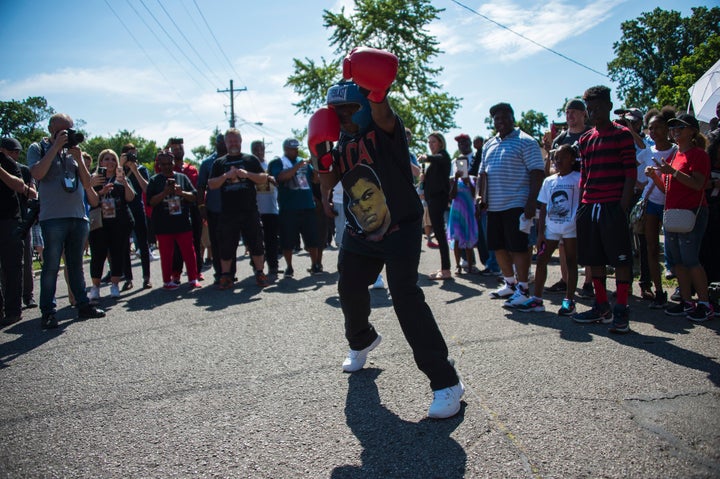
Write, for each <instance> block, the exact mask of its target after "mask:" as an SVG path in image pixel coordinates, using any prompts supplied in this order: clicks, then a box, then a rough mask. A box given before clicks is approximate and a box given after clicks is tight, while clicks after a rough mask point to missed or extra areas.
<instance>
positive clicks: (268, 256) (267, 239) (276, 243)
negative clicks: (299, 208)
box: [260, 214, 280, 270]
mask: <svg viewBox="0 0 720 479" xmlns="http://www.w3.org/2000/svg"><path fill="white" fill-rule="evenodd" d="M260 220H261V221H262V224H263V244H264V245H265V262H266V263H267V265H268V269H269V270H277V269H278V252H279V251H280V237H279V235H280V216H279V215H273V214H266V215H260Z"/></svg>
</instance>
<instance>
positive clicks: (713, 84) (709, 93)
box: [688, 60, 720, 123]
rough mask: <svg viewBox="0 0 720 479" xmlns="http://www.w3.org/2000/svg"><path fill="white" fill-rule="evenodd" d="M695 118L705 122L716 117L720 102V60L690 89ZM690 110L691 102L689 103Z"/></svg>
mask: <svg viewBox="0 0 720 479" xmlns="http://www.w3.org/2000/svg"><path fill="white" fill-rule="evenodd" d="M688 91H689V92H690V103H692V109H693V111H694V112H695V118H697V119H698V120H700V121H704V122H705V123H709V122H710V120H712V119H713V118H715V107H716V106H717V104H718V102H720V60H718V61H717V62H716V63H715V65H713V66H712V68H710V69H709V70H708V71H706V72H705V74H704V75H703V76H701V77H700V79H699V80H698V81H696V82H695V83H694V84H693V86H692V87H690V89H689V90H688ZM688 112H690V104H688Z"/></svg>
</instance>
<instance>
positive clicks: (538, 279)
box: [515, 145, 580, 316]
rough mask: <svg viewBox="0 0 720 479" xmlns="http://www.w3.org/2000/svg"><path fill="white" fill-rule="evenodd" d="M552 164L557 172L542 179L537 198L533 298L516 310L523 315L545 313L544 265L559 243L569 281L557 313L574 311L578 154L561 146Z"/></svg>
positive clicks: (566, 314)
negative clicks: (536, 254) (576, 169)
mask: <svg viewBox="0 0 720 479" xmlns="http://www.w3.org/2000/svg"><path fill="white" fill-rule="evenodd" d="M553 161H554V162H555V169H556V170H557V171H558V173H556V174H554V175H551V176H548V177H547V178H545V180H544V181H543V184H542V187H541V188H540V192H539V193H538V198H537V200H538V203H539V204H540V217H539V219H538V227H537V230H538V238H537V251H538V256H537V266H536V267H535V284H534V292H533V296H532V297H531V298H529V299H528V300H527V301H526V302H524V303H523V304H521V305H519V306H517V307H516V308H515V309H517V310H519V311H523V312H530V311H534V312H542V311H545V305H544V304H543V300H542V292H543V288H544V287H545V280H546V279H547V265H548V262H549V261H550V258H551V257H552V255H553V252H554V251H555V249H556V248H557V247H558V245H559V244H560V241H561V240H562V242H563V247H564V248H565V258H566V261H567V270H568V281H567V291H566V294H565V299H563V302H562V307H561V308H560V310H559V311H558V314H559V315H560V316H572V315H573V313H574V312H575V299H574V298H575V288H576V287H577V280H578V270H577V234H576V229H575V214H576V212H577V209H578V206H579V204H580V172H578V171H575V170H574V165H575V163H576V162H577V151H576V150H575V149H574V148H573V147H572V146H571V145H561V146H560V147H558V148H557V150H555V156H554V158H553Z"/></svg>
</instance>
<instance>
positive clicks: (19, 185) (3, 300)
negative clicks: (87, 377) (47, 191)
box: [0, 138, 36, 328]
mask: <svg viewBox="0 0 720 479" xmlns="http://www.w3.org/2000/svg"><path fill="white" fill-rule="evenodd" d="M21 150H22V146H21V145H20V142H19V141H17V140H16V139H15V138H3V139H2V142H0V244H2V245H3V246H2V248H0V273H1V274H2V276H3V279H4V281H3V287H2V288H0V314H2V316H0V328H4V327H5V326H9V325H11V324H14V323H17V322H18V321H20V317H21V310H22V293H23V256H24V253H23V251H24V247H25V245H24V241H25V240H26V238H27V236H28V232H27V230H26V231H24V234H22V233H23V232H22V231H18V227H19V225H20V223H21V219H22V217H23V212H24V207H25V205H26V203H27V199H28V198H34V197H35V196H36V192H35V189H34V188H32V186H30V185H28V183H29V182H30V180H29V178H27V172H26V174H25V175H23V173H22V172H21V167H22V168H25V169H26V170H27V167H25V166H24V165H20V164H19V163H18V162H17V158H18V156H19V154H20V151H21ZM23 176H25V178H23Z"/></svg>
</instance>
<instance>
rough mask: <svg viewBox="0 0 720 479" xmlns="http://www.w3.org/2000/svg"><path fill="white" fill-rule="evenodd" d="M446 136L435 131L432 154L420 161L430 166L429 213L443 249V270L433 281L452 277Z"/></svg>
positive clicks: (430, 141) (430, 144) (427, 181)
mask: <svg viewBox="0 0 720 479" xmlns="http://www.w3.org/2000/svg"><path fill="white" fill-rule="evenodd" d="M445 147H446V143H445V137H444V136H443V135H442V133H440V132H437V131H434V132H432V133H430V135H428V148H429V149H430V154H429V155H422V156H420V158H418V160H419V161H421V162H428V163H430V165H429V166H428V167H427V168H426V169H425V182H424V188H425V201H426V202H427V205H428V214H429V215H430V222H431V223H432V228H433V231H434V232H435V241H437V244H438V247H439V249H440V268H441V269H440V270H438V271H436V272H434V273H430V275H429V278H430V279H433V280H444V279H450V278H452V274H451V272H450V248H449V246H448V241H447V235H446V233H445V211H446V210H447V209H448V204H449V203H450V161H451V160H450V155H449V154H448V152H447V150H446V149H445Z"/></svg>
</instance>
